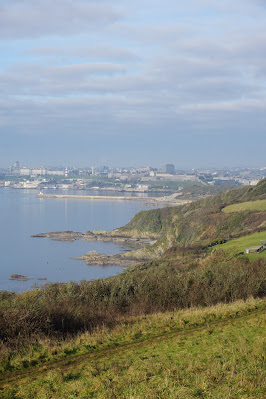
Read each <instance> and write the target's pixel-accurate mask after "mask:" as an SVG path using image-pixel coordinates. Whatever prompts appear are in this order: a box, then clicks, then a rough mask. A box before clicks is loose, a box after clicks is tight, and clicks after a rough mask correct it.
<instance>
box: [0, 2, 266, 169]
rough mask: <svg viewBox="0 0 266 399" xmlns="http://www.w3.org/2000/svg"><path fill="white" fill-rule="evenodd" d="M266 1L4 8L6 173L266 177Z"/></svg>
mask: <svg viewBox="0 0 266 399" xmlns="http://www.w3.org/2000/svg"><path fill="white" fill-rule="evenodd" d="M265 27H266V1H265V0H234V1H232V0H230V1H229V0H223V1H221V0H186V1H184V0H183V1H182V0H181V1H176V0H164V1H159V0H141V1H140V0H134V2H132V1H129V0H123V1H122V0H0V167H8V166H10V165H11V164H13V163H14V162H15V161H17V160H18V161H20V162H21V163H22V164H23V165H27V166H37V165H48V164H52V165H73V166H91V165H95V166H97V165H98V166H99V165H107V166H154V167H160V166H161V165H162V164H165V163H173V164H175V165H176V167H177V168H211V167H244V166H249V167H260V166H266V156H265V153H266V151H265V147H266V29H265Z"/></svg>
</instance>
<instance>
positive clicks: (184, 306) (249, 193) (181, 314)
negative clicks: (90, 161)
mask: <svg viewBox="0 0 266 399" xmlns="http://www.w3.org/2000/svg"><path fill="white" fill-rule="evenodd" d="M265 199H266V179H264V180H263V181H261V182H260V183H259V184H258V185H257V186H256V187H254V188H252V187H244V188H241V189H238V190H232V191H228V192H225V193H219V194H218V195H217V196H215V197H213V198H207V199H204V200H201V201H198V202H194V203H191V204H187V205H184V206H180V207H172V208H162V209H157V210H152V211H144V212H140V213H139V214H137V215H136V216H135V217H134V218H133V219H132V220H131V222H130V223H128V224H127V225H126V226H124V227H122V228H120V229H117V230H118V231H119V232H120V233H121V234H122V233H125V234H130V233H132V234H133V233H134V234H135V235H136V234H140V235H147V236H153V237H155V236H157V237H158V241H157V243H156V244H155V245H154V246H152V247H147V248H146V249H145V251H147V252H149V253H150V255H151V258H152V260H150V261H149V262H146V263H142V264H139V265H137V266H135V267H132V268H128V269H127V270H126V271H124V273H122V274H121V275H119V276H116V277H112V278H108V279H105V280H95V281H82V282H81V283H79V284H78V283H74V282H70V283H67V284H60V283H57V284H50V285H47V286H45V287H43V288H39V289H34V290H32V291H29V292H24V293H22V294H17V295H16V294H14V293H10V292H5V291H4V292H1V293H0V339H1V345H0V355H1V361H0V372H2V377H0V380H1V378H2V387H3V388H2V392H1V395H2V396H1V397H3V398H24V397H25V398H62V397H63V398H74V397H84V398H90V397H91V398H93V397H99V398H121V397H125V398H143V397H150V398H153V397H154V398H171V397H176V398H190V397H191V398H193V397H199V398H229V397H232V398H233V397H234V398H253V397H254V398H262V397H263V394H262V389H263V387H262V382H263V381H262V361H263V354H262V336H263V325H262V323H263V316H262V312H263V311H264V312H265V299H264V298H265V292H266V257H265V256H264V253H261V254H259V255H257V256H256V255H255V256H247V255H245V254H244V255H243V254H242V255H239V253H240V252H243V251H244V250H245V249H243V246H244V247H245V248H246V246H250V245H253V244H254V243H255V245H256V244H257V241H258V240H259V239H265V233H266V212H265V211H264V210H257V209H249V210H246V209H245V210H240V211H239V212H237V213H235V212H234V213H225V212H222V209H224V208H225V207H227V206H229V205H231V204H242V203H245V202H250V201H254V203H255V202H257V201H261V200H265ZM251 297H253V298H255V299H249V298H251ZM235 301H238V302H237V303H235ZM239 301H240V302H239ZM243 301H246V302H243ZM222 303H223V304H224V305H221V304H222ZM196 307H197V308H198V309H195V308H196ZM156 336H158V338H156ZM84 356H85V357H84ZM88 356H89V357H88ZM68 359H70V360H71V361H70V360H69V362H70V363H69V364H70V366H69V368H68V367H67V362H68ZM86 359H89V360H90V362H89V363H88V362H86ZM60 362H61V363H60ZM71 362H73V363H71ZM41 364H45V367H46V370H47V374H45V375H44V376H43V375H42V374H43V371H44V369H43V368H39V369H38V367H40V365H41ZM53 364H54V366H53ZM71 364H72V365H73V367H72V366H71ZM34 367H37V368H36V370H35V371H34V370H33V369H34ZM53 367H54V368H56V369H59V370H58V371H57V372H56V373H53V374H51V373H49V371H51V370H52V369H53ZM71 367H72V368H71ZM28 369H29V370H30V373H29V375H28V374H27V371H25V370H28ZM21 370H22V371H21ZM23 370H24V371H23ZM12 372H13V373H15V374H13V377H12V375H9V376H8V373H12ZM22 372H23V373H24V374H21V375H22V376H23V375H24V377H25V378H26V380H25V383H24V382H23V381H21V382H19V376H20V374H19V373H22ZM32 373H33V374H32ZM34 373H35V374H34ZM30 375H32V379H31V377H30ZM34 375H35V377H34ZM24 377H23V378H24ZM12 378H13V380H12ZM33 379H34V381H33ZM4 381H5V382H4ZM8 381H9V382H10V383H9V382H8ZM12 381H13V383H12ZM14 381H18V382H17V384H15V385H14ZM0 385H1V384H0Z"/></svg>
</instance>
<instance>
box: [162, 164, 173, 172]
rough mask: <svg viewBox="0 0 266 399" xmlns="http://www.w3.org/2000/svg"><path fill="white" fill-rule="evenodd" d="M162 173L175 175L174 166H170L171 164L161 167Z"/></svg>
mask: <svg viewBox="0 0 266 399" xmlns="http://www.w3.org/2000/svg"><path fill="white" fill-rule="evenodd" d="M162 172H163V173H169V174H170V175H173V174H174V173H175V165H172V164H166V165H163V166H162Z"/></svg>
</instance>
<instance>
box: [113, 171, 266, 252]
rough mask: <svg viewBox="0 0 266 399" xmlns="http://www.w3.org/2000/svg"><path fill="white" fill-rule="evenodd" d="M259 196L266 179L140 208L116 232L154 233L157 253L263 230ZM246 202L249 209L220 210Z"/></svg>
mask: <svg viewBox="0 0 266 399" xmlns="http://www.w3.org/2000/svg"><path fill="white" fill-rule="evenodd" d="M258 200H266V179H263V180H261V181H260V182H259V183H258V184H257V185H256V186H254V187H243V188H240V189H234V190H230V191H227V192H225V193H220V194H218V195H216V196H214V197H209V198H206V199H203V200H200V201H196V202H192V203H190V204H186V205H183V206H177V207H168V208H160V209H155V210H150V211H142V212H139V213H138V214H137V215H135V217H134V218H133V219H132V220H131V221H130V222H129V223H128V224H127V225H125V226H124V227H121V228H119V229H116V230H115V232H116V233H120V234H128V235H131V234H132V235H133V236H138V235H139V236H142V237H143V236H147V237H148V236H149V235H150V236H152V237H154V236H157V237H158V241H157V243H156V244H155V245H154V246H153V247H151V248H150V252H151V253H152V252H154V253H156V254H157V255H160V254H162V253H163V252H164V251H165V250H166V249H168V248H170V247H173V246H174V247H175V246H177V247H182V246H187V245H191V244H201V245H209V244H211V243H212V242H214V241H217V240H229V239H232V238H235V237H239V236H241V235H245V234H250V233H254V232H257V231H262V230H266V212H265V211H266V205H265V203H264V202H263V201H262V205H261V207H260V210H257V209H256V201H258ZM246 202H250V204H251V206H249V207H248V209H243V210H240V211H238V212H232V213H226V212H222V211H223V209H224V208H226V207H227V206H229V205H232V204H240V203H246ZM252 206H254V209H252ZM263 206H264V208H263Z"/></svg>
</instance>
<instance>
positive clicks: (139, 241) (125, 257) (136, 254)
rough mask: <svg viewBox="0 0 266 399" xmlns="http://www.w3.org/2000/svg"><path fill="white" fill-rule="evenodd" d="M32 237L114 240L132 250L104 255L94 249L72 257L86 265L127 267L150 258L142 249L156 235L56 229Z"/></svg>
mask: <svg viewBox="0 0 266 399" xmlns="http://www.w3.org/2000/svg"><path fill="white" fill-rule="evenodd" d="M32 237H34V238H45V237H46V238H50V239H52V240H54V241H69V242H71V241H75V240H83V241H104V242H115V243H119V244H124V245H126V246H127V247H130V248H132V250H129V251H127V252H126V253H122V254H115V255H113V254H111V255H105V254H100V253H98V252H96V251H90V252H87V253H86V254H84V255H82V256H78V257H75V258H72V259H77V260H85V261H86V263H87V265H100V266H107V265H116V266H124V267H129V266H133V265H136V264H138V263H142V262H145V261H147V260H150V258H149V257H147V255H146V252H145V251H142V249H143V248H144V247H145V246H150V245H153V244H154V243H155V242H156V239H157V237H156V236H150V237H136V236H135V235H133V234H121V233H119V232H118V231H116V230H113V231H87V232H86V233H80V232H75V231H71V230H69V231H56V232H48V233H40V234H36V235H33V236H32Z"/></svg>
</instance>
